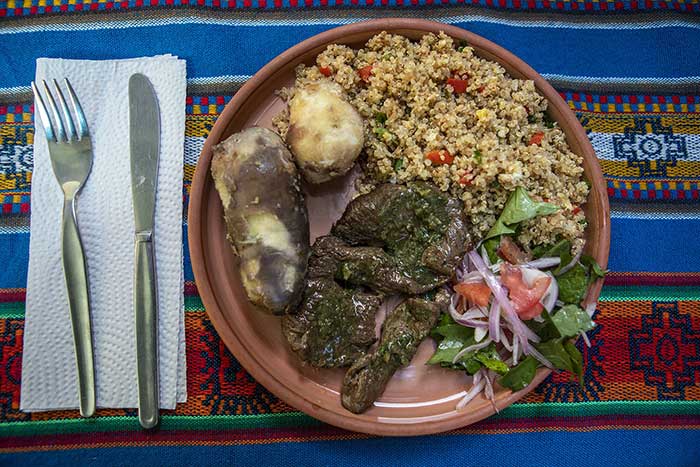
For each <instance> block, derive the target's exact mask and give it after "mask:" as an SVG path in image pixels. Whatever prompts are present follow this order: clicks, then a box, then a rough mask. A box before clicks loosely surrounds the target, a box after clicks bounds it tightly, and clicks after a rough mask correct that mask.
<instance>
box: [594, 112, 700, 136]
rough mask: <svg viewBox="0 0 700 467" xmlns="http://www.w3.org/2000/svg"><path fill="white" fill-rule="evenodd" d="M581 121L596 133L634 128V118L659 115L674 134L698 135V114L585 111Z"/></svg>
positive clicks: (699, 133) (619, 131) (663, 123)
mask: <svg viewBox="0 0 700 467" xmlns="http://www.w3.org/2000/svg"><path fill="white" fill-rule="evenodd" d="M581 113H582V114H583V115H582V116H581V117H582V119H581V120H582V123H583V125H584V127H585V128H586V129H587V130H590V131H595V132H597V133H624V132H625V128H634V127H635V125H636V120H639V119H640V118H644V117H647V116H648V117H660V118H661V126H663V127H671V128H672V129H673V132H674V133H675V134H686V135H700V114H678V115H674V114H664V115H660V116H658V115H643V114H638V113H637V114H623V113H612V114H610V113H587V112H581Z"/></svg>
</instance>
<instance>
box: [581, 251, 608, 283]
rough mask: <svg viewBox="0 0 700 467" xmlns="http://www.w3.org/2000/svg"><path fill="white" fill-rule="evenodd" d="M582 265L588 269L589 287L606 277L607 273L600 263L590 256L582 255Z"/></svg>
mask: <svg viewBox="0 0 700 467" xmlns="http://www.w3.org/2000/svg"><path fill="white" fill-rule="evenodd" d="M581 264H583V265H584V266H585V267H587V268H588V283H589V285H590V284H592V283H593V282H595V281H596V280H597V279H601V278H603V277H605V272H606V271H604V270H603V268H601V267H600V265H599V264H598V262H597V261H596V260H595V258H593V257H592V256H590V255H581Z"/></svg>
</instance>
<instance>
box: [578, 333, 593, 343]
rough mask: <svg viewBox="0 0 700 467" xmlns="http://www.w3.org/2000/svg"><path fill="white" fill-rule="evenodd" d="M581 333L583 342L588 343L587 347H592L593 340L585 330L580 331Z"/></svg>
mask: <svg viewBox="0 0 700 467" xmlns="http://www.w3.org/2000/svg"><path fill="white" fill-rule="evenodd" d="M579 334H581V337H582V338H583V342H585V343H586V347H590V346H591V341H590V340H588V335H586V333H585V332H584V331H579Z"/></svg>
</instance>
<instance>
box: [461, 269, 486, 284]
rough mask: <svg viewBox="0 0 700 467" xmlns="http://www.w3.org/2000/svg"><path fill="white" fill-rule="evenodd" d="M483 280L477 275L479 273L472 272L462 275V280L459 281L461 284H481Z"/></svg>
mask: <svg viewBox="0 0 700 467" xmlns="http://www.w3.org/2000/svg"><path fill="white" fill-rule="evenodd" d="M483 280H484V278H483V277H482V276H481V274H479V271H472V272H468V273H466V274H464V275H463V276H462V280H461V281H459V282H460V283H462V284H473V283H474V282H481V281H483Z"/></svg>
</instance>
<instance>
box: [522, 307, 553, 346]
mask: <svg viewBox="0 0 700 467" xmlns="http://www.w3.org/2000/svg"><path fill="white" fill-rule="evenodd" d="M540 316H541V317H542V319H543V321H542V322H537V321H535V320H532V319H531V320H529V321H525V325H527V327H529V328H530V329H532V331H534V333H535V334H537V336H538V337H539V338H540V341H542V342H546V341H548V340H552V339H558V338H560V337H561V334H559V330H558V329H557V327H556V326H555V325H554V323H553V322H552V316H551V315H550V314H549V313H542V314H541V315H540Z"/></svg>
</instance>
